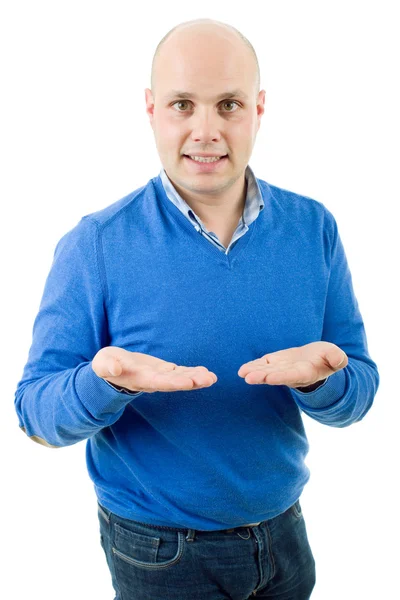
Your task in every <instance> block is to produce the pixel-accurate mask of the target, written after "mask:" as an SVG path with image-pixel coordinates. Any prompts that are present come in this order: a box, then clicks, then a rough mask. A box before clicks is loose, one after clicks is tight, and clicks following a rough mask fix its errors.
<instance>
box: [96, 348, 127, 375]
mask: <svg viewBox="0 0 400 600" xmlns="http://www.w3.org/2000/svg"><path fill="white" fill-rule="evenodd" d="M92 368H93V370H94V371H95V373H96V375H98V376H99V377H103V378H106V377H110V375H111V376H112V377H118V376H119V375H121V373H122V370H123V369H122V365H121V363H120V362H119V360H118V358H117V357H116V356H113V355H112V353H103V354H100V355H98V356H96V357H95V358H94V359H93V361H92Z"/></svg>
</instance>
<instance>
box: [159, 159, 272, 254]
mask: <svg viewBox="0 0 400 600" xmlns="http://www.w3.org/2000/svg"><path fill="white" fill-rule="evenodd" d="M244 175H245V179H246V181H247V194H246V202H245V206H244V211H243V213H242V216H241V218H240V220H239V224H238V226H237V227H236V229H235V232H234V234H233V236H232V239H231V241H230V244H229V246H228V247H227V248H225V246H224V245H223V244H222V243H221V241H220V240H219V238H218V236H217V234H216V233H214V232H213V231H209V230H208V229H207V227H206V226H205V225H204V223H203V222H202V221H201V219H200V217H198V216H197V215H196V213H195V212H194V211H193V209H192V208H191V207H190V206H189V205H188V203H187V202H185V200H184V199H183V198H182V197H181V196H180V195H179V194H178V192H177V191H176V189H175V187H174V186H173V184H172V183H171V181H170V179H169V178H168V176H167V174H166V172H165V169H161V171H160V177H161V181H162V184H163V187H164V190H165V193H166V195H167V198H168V199H169V200H171V202H172V203H173V204H175V206H176V207H177V208H179V210H180V211H181V213H182V214H184V215H185V217H186V218H187V219H188V221H190V222H191V223H192V225H193V227H194V228H195V229H196V231H198V232H199V233H201V234H202V235H203V236H204V237H205V238H206V239H208V240H209V241H210V242H211V243H212V244H214V246H216V247H217V248H218V249H219V250H221V252H225V254H228V252H229V251H230V250H231V249H232V246H233V245H234V244H235V243H236V242H237V240H238V239H239V238H241V237H242V235H244V234H245V233H246V231H247V230H248V229H249V225H250V224H251V223H252V222H253V221H255V220H256V219H257V217H258V215H259V214H260V212H261V211H262V210H263V208H264V200H263V197H262V194H261V190H260V187H259V185H258V182H257V179H256V177H255V175H254V173H253V170H252V169H251V167H250V166H249V165H247V167H246V171H245V174H244Z"/></svg>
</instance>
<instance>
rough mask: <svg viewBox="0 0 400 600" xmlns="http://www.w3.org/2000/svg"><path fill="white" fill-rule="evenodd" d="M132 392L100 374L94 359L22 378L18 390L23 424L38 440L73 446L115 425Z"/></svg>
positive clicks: (17, 398)
mask: <svg viewBox="0 0 400 600" xmlns="http://www.w3.org/2000/svg"><path fill="white" fill-rule="evenodd" d="M129 401H130V395H128V394H126V393H124V392H122V391H117V390H115V389H114V388H113V387H112V386H111V385H108V383H107V382H106V381H104V380H103V379H101V378H100V377H98V376H97V375H96V374H95V373H94V371H93V369H92V367H91V362H86V363H82V364H81V365H79V366H78V367H76V368H74V369H67V370H64V371H62V372H58V373H53V374H51V375H47V376H44V377H40V378H37V379H32V378H31V379H29V380H24V379H22V380H21V381H20V383H19V385H18V388H17V391H16V394H15V407H16V411H17V414H18V418H19V425H20V427H21V428H22V429H23V431H24V432H25V433H26V434H27V435H28V436H29V437H31V438H32V439H33V440H34V441H36V442H38V443H41V444H43V445H47V446H52V447H62V446H70V445H72V444H75V443H77V442H79V441H81V440H84V439H87V438H89V437H91V436H92V435H94V434H95V433H97V432H98V431H99V430H100V429H102V428H103V427H107V426H109V425H112V424H113V423H115V421H117V420H118V419H119V418H120V416H121V415H122V413H123V410H124V409H125V406H126V405H127V403H128V402H129Z"/></svg>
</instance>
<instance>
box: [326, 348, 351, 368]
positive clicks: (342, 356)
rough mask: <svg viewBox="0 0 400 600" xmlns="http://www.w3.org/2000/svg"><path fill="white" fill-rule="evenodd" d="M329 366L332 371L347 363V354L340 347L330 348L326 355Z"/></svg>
mask: <svg viewBox="0 0 400 600" xmlns="http://www.w3.org/2000/svg"><path fill="white" fill-rule="evenodd" d="M326 358H327V360H328V362H329V364H330V366H331V367H332V369H333V370H334V371H336V370H337V369H343V368H344V367H345V366H346V364H347V362H348V361H347V354H346V353H345V352H344V351H343V350H341V349H340V348H334V349H333V350H330V352H328V354H327V356H326Z"/></svg>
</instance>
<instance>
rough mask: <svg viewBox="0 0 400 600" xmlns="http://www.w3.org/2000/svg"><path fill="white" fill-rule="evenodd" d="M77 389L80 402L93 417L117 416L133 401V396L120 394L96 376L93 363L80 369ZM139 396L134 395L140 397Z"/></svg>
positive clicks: (76, 384)
mask: <svg viewBox="0 0 400 600" xmlns="http://www.w3.org/2000/svg"><path fill="white" fill-rule="evenodd" d="M75 389H76V393H77V394H78V396H79V399H80V401H81V402H82V404H83V405H84V406H85V408H86V409H87V410H88V411H89V412H90V414H91V415H93V417H97V418H101V417H104V415H106V414H107V413H112V414H115V413H117V412H118V411H120V410H121V409H123V408H124V407H125V406H126V405H127V404H128V403H129V402H131V401H132V398H131V394H127V393H125V392H122V391H121V392H120V391H118V390H116V389H115V388H113V387H112V386H111V385H108V382H107V381H105V380H104V379H102V378H101V377H99V376H98V375H96V373H95V372H94V371H93V369H92V363H91V362H90V363H87V364H86V365H84V366H83V367H81V368H80V369H79V371H78V372H77V374H76V378H75ZM140 394H143V392H139V393H138V394H132V395H135V396H139V395H140Z"/></svg>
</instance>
